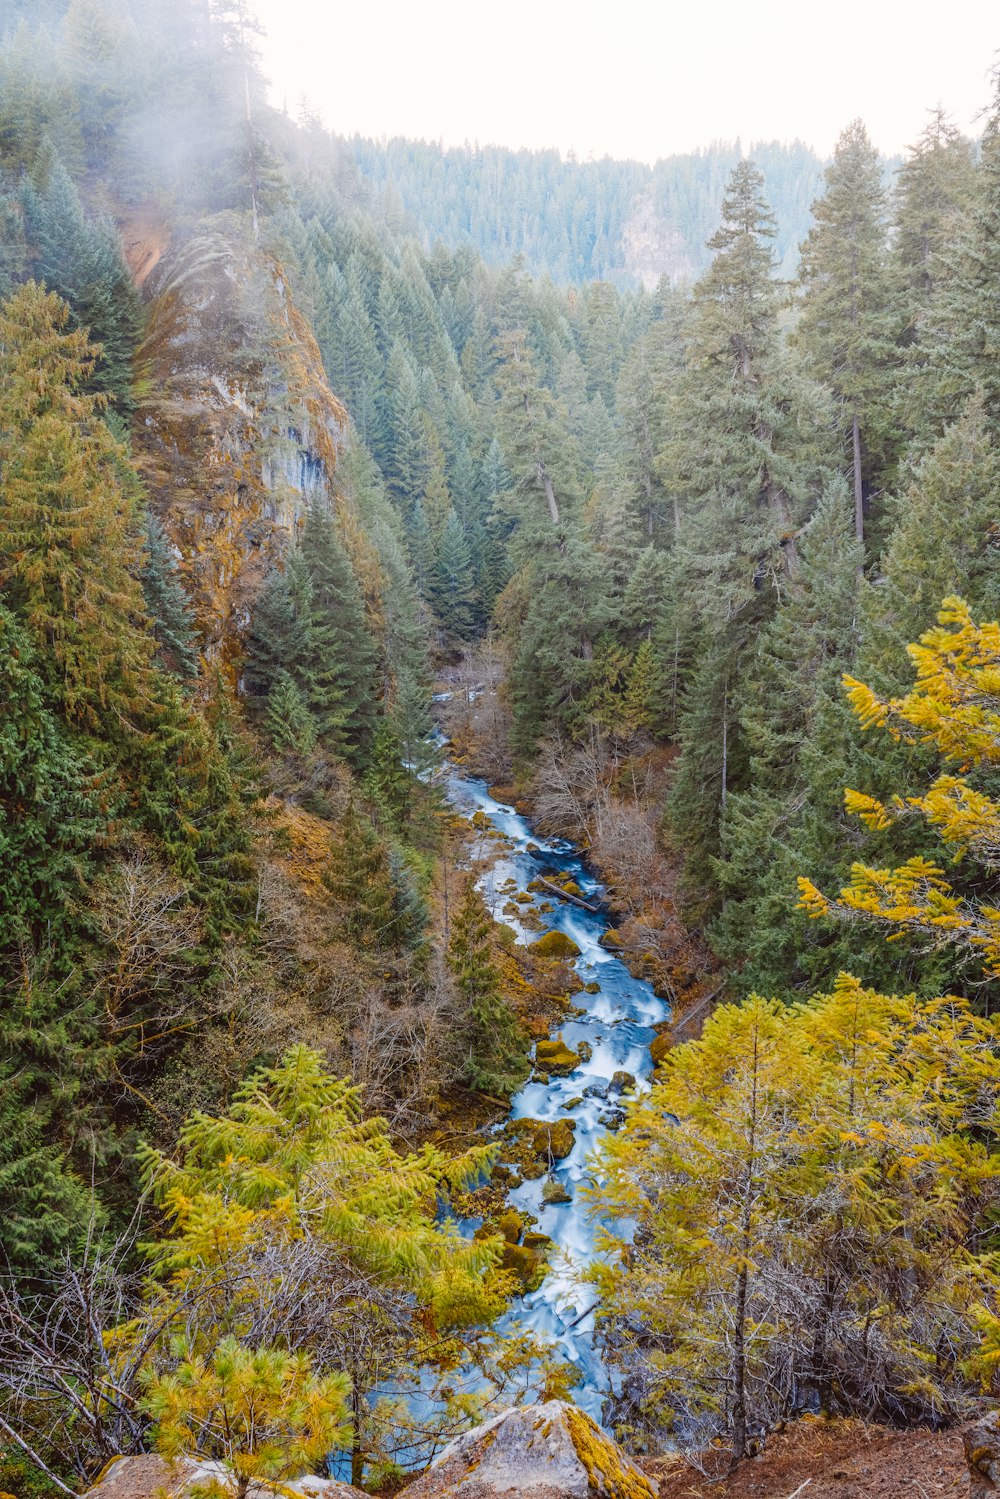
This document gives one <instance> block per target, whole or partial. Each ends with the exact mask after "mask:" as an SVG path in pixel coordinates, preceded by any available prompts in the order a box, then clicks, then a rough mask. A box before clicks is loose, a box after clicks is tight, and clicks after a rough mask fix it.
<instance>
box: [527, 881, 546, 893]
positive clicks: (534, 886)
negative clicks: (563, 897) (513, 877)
mask: <svg viewBox="0 0 1000 1499" xmlns="http://www.w3.org/2000/svg"><path fill="white" fill-rule="evenodd" d="M528 889H529V890H530V891H531V893H532V895H540V894H541V893H542V891H543V890H544V889H545V886H544V885H543V884H542V882H541V880H529V881H528Z"/></svg>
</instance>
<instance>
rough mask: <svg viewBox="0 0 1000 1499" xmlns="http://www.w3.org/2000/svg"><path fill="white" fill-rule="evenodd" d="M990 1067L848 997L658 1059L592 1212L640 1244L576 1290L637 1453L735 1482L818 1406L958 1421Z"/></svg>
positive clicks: (959, 1037)
mask: <svg viewBox="0 0 1000 1499" xmlns="http://www.w3.org/2000/svg"><path fill="white" fill-rule="evenodd" d="M997 1045H998V1034H997V1029H996V1026H995V1025H994V1024H993V1023H990V1022H986V1021H982V1020H977V1019H975V1018H974V1017H973V1016H972V1014H971V1013H970V1011H969V1009H968V1006H967V1004H965V1003H964V1002H963V1001H961V1000H956V999H954V998H951V997H948V998H946V999H938V1000H932V1001H927V1002H918V1001H917V1000H916V999H915V998H914V997H913V996H912V995H910V996H907V997H906V998H902V999H896V998H889V997H886V996H884V995H880V994H877V993H875V992H874V991H872V990H866V989H864V988H863V987H862V986H861V985H860V984H859V983H858V982H857V980H855V979H852V978H850V977H849V976H847V975H842V976H841V978H840V979H839V980H838V982H837V985H836V987H835V989H834V990H833V992H832V993H831V994H829V995H820V996H818V997H817V998H815V999H813V1000H811V1001H809V1002H808V1003H807V1004H803V1005H801V1006H798V1007H796V1008H793V1009H788V1008H785V1007H783V1006H782V1005H780V1004H778V1003H777V1002H776V1001H773V1000H764V999H760V998H759V997H757V996H751V998H750V999H749V1000H748V1001H747V1003H746V1004H745V1005H743V1006H742V1007H735V1006H725V1007H724V1008H722V1009H720V1010H717V1011H716V1012H715V1013H714V1014H713V1015H712V1017H711V1019H710V1020H709V1021H708V1022H707V1023H706V1025H705V1029H704V1033H703V1036H702V1039H701V1040H700V1041H696V1042H690V1043H687V1044H686V1045H683V1046H679V1047H674V1048H673V1050H671V1051H670V1052H668V1053H667V1056H666V1058H665V1062H664V1064H663V1065H664V1072H663V1073H662V1074H661V1080H660V1081H658V1082H657V1083H656V1084H655V1085H654V1088H653V1090H652V1092H651V1093H650V1094H649V1095H648V1096H647V1097H645V1098H643V1099H641V1100H640V1101H639V1102H638V1103H636V1104H633V1105H632V1106H631V1108H630V1110H629V1115H628V1119H627V1121H626V1124H625V1127H624V1128H623V1130H622V1132H621V1133H620V1134H619V1135H617V1136H612V1137H610V1138H609V1139H608V1141H607V1142H606V1144H605V1145H604V1147H603V1150H602V1162H601V1164H602V1186H601V1187H600V1188H598V1189H597V1190H596V1191H595V1193H594V1206H595V1209H596V1210H598V1211H600V1212H602V1213H604V1214H608V1215H610V1217H611V1219H612V1221H614V1220H615V1219H627V1220H630V1221H634V1222H635V1223H636V1232H635V1237H634V1240H632V1241H631V1242H630V1244H628V1245H626V1244H625V1243H624V1242H623V1240H622V1238H621V1237H620V1236H619V1235H618V1234H617V1233H616V1232H615V1231H614V1229H613V1228H612V1229H609V1230H607V1231H606V1232H605V1233H604V1236H603V1248H604V1254H605V1256H606V1257H605V1259H604V1260H603V1262H598V1264H597V1265H596V1266H595V1268H594V1270H593V1271H592V1272H591V1275H592V1279H593V1280H594V1281H595V1282H596V1284H597V1285H598V1286H599V1288H600V1290H601V1293H602V1296H603V1298H604V1303H605V1307H604V1312H603V1322H604V1327H605V1330H606V1347H607V1350H608V1354H609V1356H610V1357H611V1359H612V1360H613V1361H614V1362H615V1363H616V1364H618V1365H619V1367H620V1368H621V1369H622V1372H623V1373H626V1374H628V1375H629V1376H631V1378H630V1380H629V1383H630V1385H631V1387H632V1388H633V1389H634V1390H635V1391H636V1392H637V1395H636V1398H635V1401H634V1403H633V1406H632V1410H631V1419H632V1421H633V1422H634V1425H635V1427H636V1428H637V1429H638V1430H640V1431H642V1430H645V1431H647V1432H648V1431H650V1430H652V1431H654V1432H657V1431H659V1432H663V1431H664V1430H667V1431H670V1430H672V1431H673V1432H674V1433H675V1436H676V1437H678V1438H679V1439H680V1440H681V1441H682V1442H683V1443H684V1444H685V1445H690V1446H693V1447H696V1448H704V1447H705V1446H707V1445H708V1444H709V1443H710V1442H711V1441H712V1439H713V1438H714V1439H716V1440H718V1441H720V1442H725V1443H727V1444H728V1445H729V1446H730V1448H731V1452H732V1459H733V1460H734V1461H735V1460H737V1459H739V1458H740V1457H742V1456H744V1455H745V1454H746V1452H747V1451H748V1449H749V1447H750V1444H751V1443H754V1444H759V1443H760V1442H761V1441H763V1440H764V1438H765V1437H766V1434H767V1433H768V1432H769V1431H770V1430H772V1429H773V1427H774V1425H775V1423H776V1422H777V1421H780V1420H781V1419H783V1418H784V1417H785V1416H787V1415H790V1414H792V1413H794V1412H796V1411H797V1410H799V1409H801V1408H802V1407H803V1405H804V1404H808V1403H809V1401H810V1400H813V1399H815V1400H817V1401H818V1402H819V1404H820V1406H821V1408H822V1409H823V1410H825V1411H828V1412H838V1413H851V1412H859V1413H863V1414H864V1415H865V1416H866V1417H868V1418H870V1417H871V1415H872V1413H873V1412H877V1413H879V1414H880V1415H881V1416H882V1418H883V1419H886V1418H891V1419H895V1420H902V1419H909V1420H914V1419H921V1418H923V1419H928V1418H930V1417H931V1416H938V1415H939V1414H950V1413H954V1412H957V1411H959V1410H961V1409H963V1408H964V1404H965V1402H966V1401H967V1398H968V1393H969V1392H968V1387H967V1386H966V1385H965V1384H964V1381H963V1379H962V1376H961V1371H960V1369H959V1368H958V1367H957V1365H956V1358H957V1359H958V1360H960V1359H961V1358H962V1357H963V1356H967V1355H971V1353H972V1351H973V1350H974V1348H975V1346H976V1341H977V1328H976V1312H977V1309H978V1307H979V1306H980V1305H981V1303H982V1301H983V1299H984V1298H985V1299H986V1300H987V1301H988V1303H989V1305H991V1306H992V1307H994V1308H995V1306H996V1303H997V1294H998V1291H1000V1286H998V1284H997V1280H996V1273H995V1267H994V1266H993V1264H992V1261H991V1258H990V1256H989V1254H988V1252H986V1246H985V1245H984V1244H983V1242H982V1240H981V1237H980V1236H981V1235H982V1233H983V1231H984V1230H985V1227H986V1225H987V1224H988V1223H989V1222H990V1221H991V1219H992V1215H993V1214H994V1212H995V1210H996V1202H997V1194H998V1191H1000V1176H998V1170H997V1162H998V1159H1000V1158H998V1156H997V1154H996V1151H995V1144H996V1140H995V1135H994V1133H993V1125H992V1124H990V1125H987V1126H986V1129H987V1135H986V1137H985V1138H984V1136H983V1133H982V1129H983V1121H984V1119H986V1118H989V1119H990V1120H993V1118H994V1113H993V1111H994V1110H995V1107H996V1102H997V1077H998V1073H997V1066H996V1051H997ZM984 1089H985V1092H984V1091H983V1090H984ZM984 1102H985V1110H984V1109H983V1107H982V1105H983V1103H984ZM942 1346H947V1347H949V1348H950V1349H952V1350H953V1357H952V1358H950V1359H942V1358H941V1357H940V1349H941V1348H942Z"/></svg>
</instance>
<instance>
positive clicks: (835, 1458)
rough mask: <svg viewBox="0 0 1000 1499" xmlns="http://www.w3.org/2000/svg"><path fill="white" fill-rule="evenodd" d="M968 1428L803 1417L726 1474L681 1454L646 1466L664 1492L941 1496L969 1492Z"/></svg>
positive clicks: (732, 1498)
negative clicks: (710, 1471)
mask: <svg viewBox="0 0 1000 1499" xmlns="http://www.w3.org/2000/svg"><path fill="white" fill-rule="evenodd" d="M962 1433H963V1428H962V1427H953V1428H951V1430H949V1431H938V1432H934V1431H889V1430H886V1428H884V1427H880V1426H864V1425H863V1424H862V1423H861V1422H859V1421H836V1422H826V1421H801V1422H799V1423H797V1424H796V1425H795V1426H792V1427H790V1428H789V1429H788V1430H787V1431H785V1432H783V1433H781V1434H780V1435H779V1436H775V1437H772V1438H771V1439H770V1441H769V1442H768V1444H767V1447H766V1449H765V1451H764V1452H763V1453H762V1455H761V1456H760V1457H756V1458H750V1459H748V1460H747V1461H746V1462H743V1463H741V1464H740V1465H739V1467H738V1468H737V1469H736V1471H735V1473H733V1474H732V1475H731V1476H730V1477H729V1478H725V1479H722V1480H721V1481H720V1480H712V1479H709V1478H704V1477H702V1475H701V1474H700V1473H699V1472H698V1471H697V1469H695V1468H693V1467H691V1466H690V1465H689V1464H687V1463H682V1462H681V1460H680V1459H677V1458H673V1459H671V1458H663V1459H656V1458H654V1459H650V1460H649V1461H648V1462H647V1461H643V1463H642V1467H643V1469H644V1470H645V1471H646V1472H647V1473H648V1474H649V1475H650V1477H652V1478H655V1479H658V1480H659V1484H660V1499H793V1496H794V1499H910V1496H912V1499H932V1496H933V1499H936V1496H938V1495H951V1496H959V1495H964V1494H967V1493H968V1486H969V1472H968V1468H967V1467H966V1464H965V1457H964V1454H963V1449H962ZM706 1466H707V1464H706Z"/></svg>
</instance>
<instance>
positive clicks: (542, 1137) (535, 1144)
mask: <svg viewBox="0 0 1000 1499" xmlns="http://www.w3.org/2000/svg"><path fill="white" fill-rule="evenodd" d="M575 1135H576V1120H575V1119H554V1120H553V1121H552V1122H551V1123H548V1124H540V1125H539V1127H538V1129H537V1130H536V1131H535V1135H534V1138H533V1140H532V1142H531V1148H532V1150H533V1151H534V1152H535V1155H536V1156H539V1157H541V1158H542V1159H544V1160H547V1161H549V1162H552V1161H564V1160H565V1159H566V1157H567V1156H568V1155H569V1153H570V1151H571V1150H572V1149H573V1146H574V1144H575V1143H576V1139H575Z"/></svg>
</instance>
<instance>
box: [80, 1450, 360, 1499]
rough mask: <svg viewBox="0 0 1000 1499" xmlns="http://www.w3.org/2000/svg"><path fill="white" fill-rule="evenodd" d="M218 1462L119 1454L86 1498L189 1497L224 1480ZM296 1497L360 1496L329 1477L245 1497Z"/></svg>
mask: <svg viewBox="0 0 1000 1499" xmlns="http://www.w3.org/2000/svg"><path fill="white" fill-rule="evenodd" d="M226 1477H227V1475H226V1471H225V1469H224V1468H223V1467H222V1465H221V1463H211V1462H196V1461H194V1460H193V1459H191V1458H180V1459H178V1461H177V1462H173V1463H168V1462H166V1461H165V1460H164V1459H163V1458H162V1457H157V1456H156V1454H155V1453H152V1452H150V1453H144V1454H143V1455H142V1456H141V1457H120V1458H118V1460H117V1461H116V1462H113V1463H112V1464H111V1465H110V1467H108V1468H107V1469H106V1470H105V1472H104V1473H103V1475H102V1477H101V1480H100V1482H99V1483H97V1484H96V1485H95V1486H94V1488H92V1489H90V1490H88V1492H87V1495H86V1499H189V1496H190V1495H193V1494H194V1493H195V1491H196V1490H197V1489H199V1488H200V1487H201V1486H202V1485H204V1484H208V1483H211V1482H212V1481H213V1480H214V1481H215V1482H220V1481H221V1482H223V1483H225V1482H226ZM276 1492H277V1493H280V1494H284V1495H287V1496H289V1499H292V1496H298V1499H364V1496H363V1495H362V1493H361V1490H360V1489H355V1488H352V1487H351V1485H350V1484H349V1483H337V1482H335V1480H334V1479H332V1478H313V1477H311V1476H307V1477H305V1478H296V1479H295V1480H294V1481H293V1482H283V1483H282V1484H281V1486H280V1488H279V1489H278V1490H275V1489H274V1488H273V1487H271V1486H266V1485H264V1484H257V1483H254V1484H251V1485H250V1490H249V1494H248V1499H275V1494H276Z"/></svg>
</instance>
